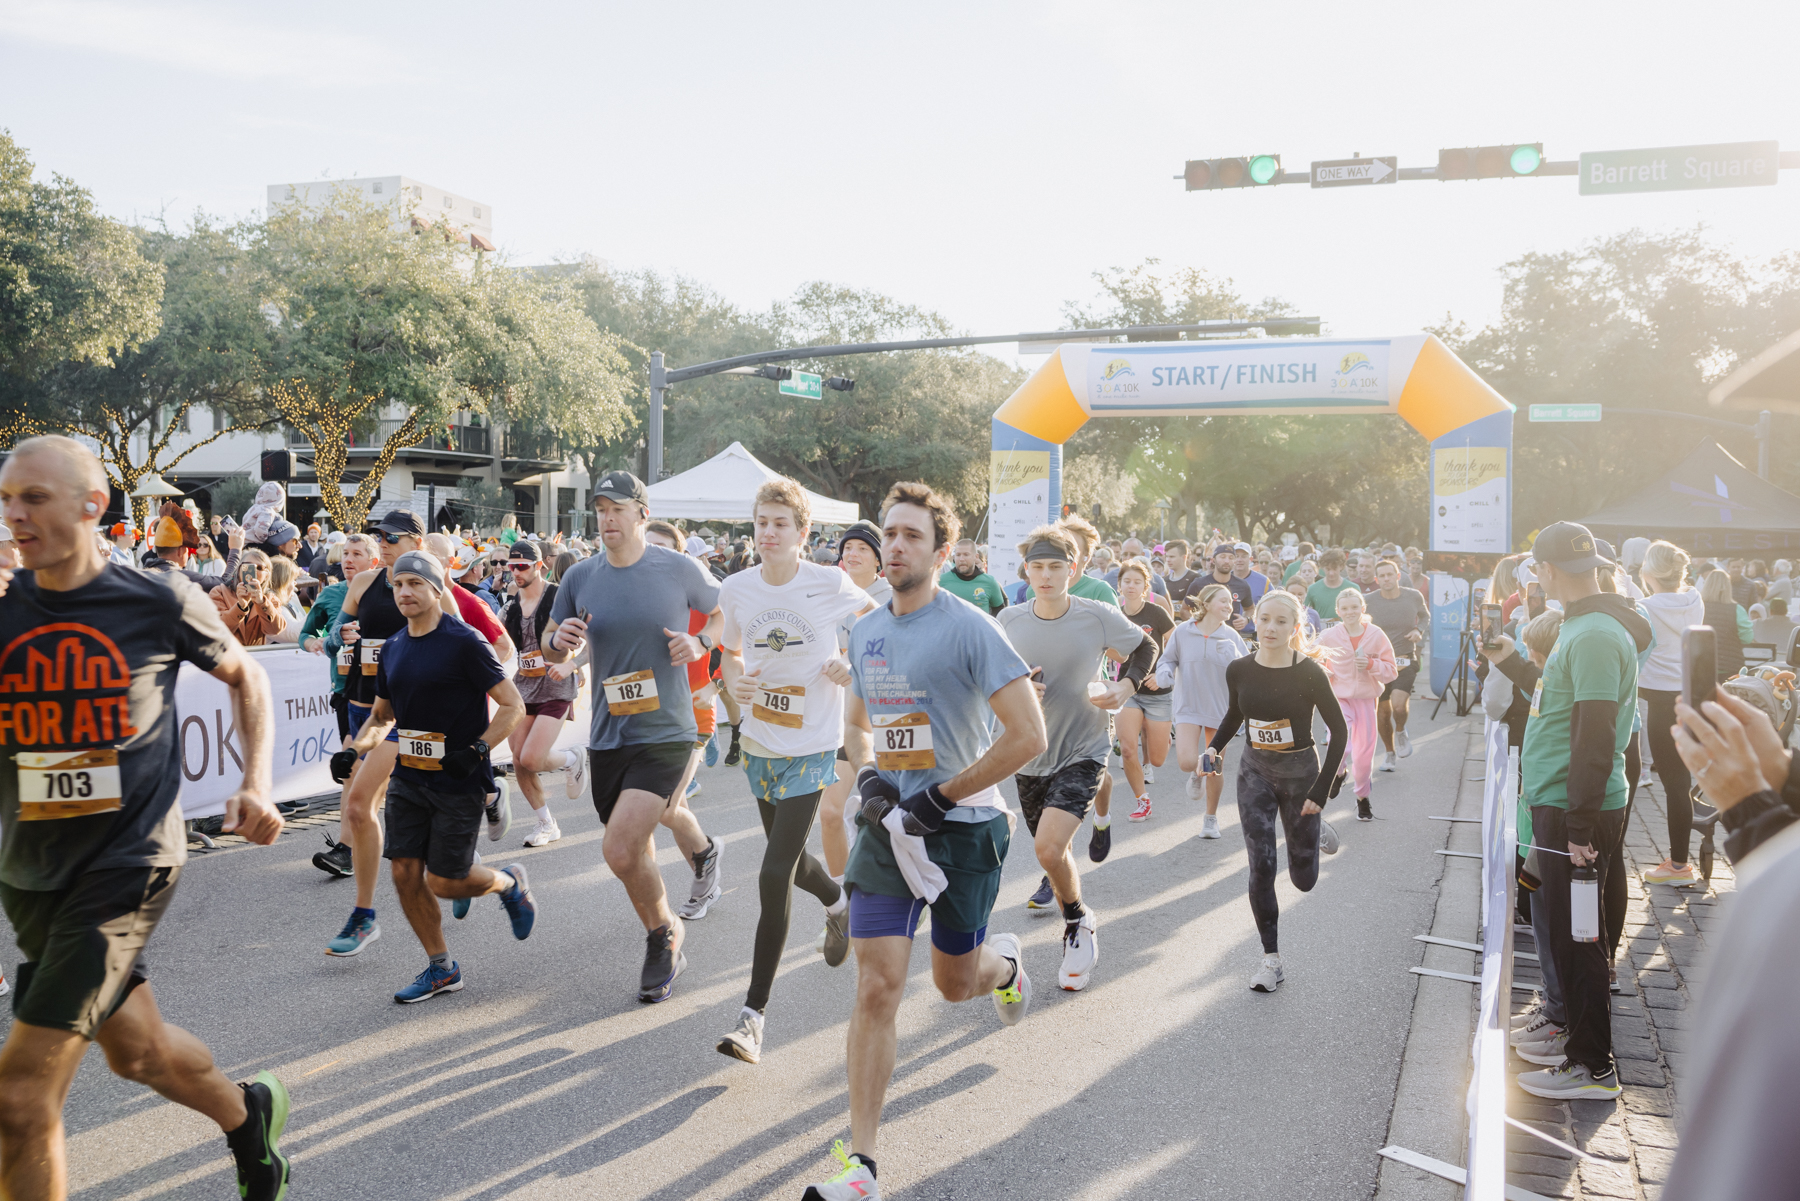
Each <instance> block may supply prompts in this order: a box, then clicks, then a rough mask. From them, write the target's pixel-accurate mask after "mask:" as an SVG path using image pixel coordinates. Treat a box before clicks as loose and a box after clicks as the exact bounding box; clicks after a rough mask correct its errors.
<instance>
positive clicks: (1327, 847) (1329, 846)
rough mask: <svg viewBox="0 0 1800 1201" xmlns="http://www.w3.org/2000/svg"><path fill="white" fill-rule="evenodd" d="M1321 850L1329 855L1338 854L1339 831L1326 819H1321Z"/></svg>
mask: <svg viewBox="0 0 1800 1201" xmlns="http://www.w3.org/2000/svg"><path fill="white" fill-rule="evenodd" d="M1319 849H1320V850H1321V851H1324V852H1325V853H1326V854H1327V855H1335V854H1337V853H1338V836H1337V831H1336V830H1334V829H1333V828H1332V826H1331V823H1330V822H1328V821H1326V820H1325V819H1324V818H1320V819H1319Z"/></svg>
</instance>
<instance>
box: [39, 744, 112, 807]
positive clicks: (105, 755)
mask: <svg viewBox="0 0 1800 1201" xmlns="http://www.w3.org/2000/svg"><path fill="white" fill-rule="evenodd" d="M17 762H18V765H19V820H20V821H22V822H35V821H53V820H55V819H56V818H61V817H87V816H88V815H89V814H93V813H112V812H115V811H116V810H118V809H119V808H120V806H121V805H122V804H123V800H124V792H123V790H122V789H121V786H120V781H119V752H117V751H115V750H113V749H112V748H111V747H106V748H103V749H100V750H89V751H42V752H40V751H20V752H19V754H18V756H17Z"/></svg>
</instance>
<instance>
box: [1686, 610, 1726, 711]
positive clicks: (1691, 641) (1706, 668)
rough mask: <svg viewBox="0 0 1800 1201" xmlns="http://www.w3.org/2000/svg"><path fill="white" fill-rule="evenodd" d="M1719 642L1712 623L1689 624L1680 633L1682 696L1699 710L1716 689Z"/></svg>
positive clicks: (1689, 705)
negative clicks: (1704, 624) (1706, 624)
mask: <svg viewBox="0 0 1800 1201" xmlns="http://www.w3.org/2000/svg"><path fill="white" fill-rule="evenodd" d="M1718 664H1719V655H1718V643H1717V642H1716V641H1715V640H1714V636H1713V628H1712V627H1711V626H1689V627H1688V628H1687V629H1685V630H1683V631H1682V632H1681V699H1682V702H1683V703H1684V704H1686V705H1687V707H1688V708H1690V709H1693V710H1695V711H1696V712H1697V711H1698V710H1699V708H1700V706H1701V705H1702V704H1704V703H1705V702H1707V701H1710V700H1712V699H1713V698H1714V696H1716V695H1717V694H1718V691H1719V666H1718Z"/></svg>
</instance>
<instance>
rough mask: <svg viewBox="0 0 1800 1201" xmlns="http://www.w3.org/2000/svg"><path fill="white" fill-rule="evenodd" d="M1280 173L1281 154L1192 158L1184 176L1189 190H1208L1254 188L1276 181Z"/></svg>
mask: <svg viewBox="0 0 1800 1201" xmlns="http://www.w3.org/2000/svg"><path fill="white" fill-rule="evenodd" d="M1279 174H1281V156H1280V155H1279V154H1247V155H1244V156H1243V157H1242V158H1197V159H1190V160H1188V165H1187V170H1186V171H1185V172H1184V173H1183V174H1182V178H1183V179H1184V180H1185V181H1186V182H1187V190H1188V191H1190V192H1206V191H1211V190H1212V189H1214V188H1247V187H1254V186H1256V185H1258V184H1266V183H1270V182H1273V180H1274V179H1275V177H1276V176H1277V175H1279Z"/></svg>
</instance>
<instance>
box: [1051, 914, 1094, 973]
mask: <svg viewBox="0 0 1800 1201" xmlns="http://www.w3.org/2000/svg"><path fill="white" fill-rule="evenodd" d="M1098 926H1099V923H1098V922H1097V921H1095V919H1094V911H1093V910H1091V909H1089V910H1087V911H1085V912H1084V913H1083V914H1082V915H1081V917H1080V918H1078V919H1077V920H1075V921H1072V922H1065V923H1064V924H1063V957H1062V971H1061V973H1060V974H1059V975H1058V977H1057V983H1059V984H1061V985H1062V987H1063V991H1064V992H1080V991H1081V990H1082V989H1084V988H1086V987H1087V984H1088V977H1089V976H1090V975H1092V974H1093V971H1094V965H1095V964H1096V963H1099V962H1100V934H1099V930H1098Z"/></svg>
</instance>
